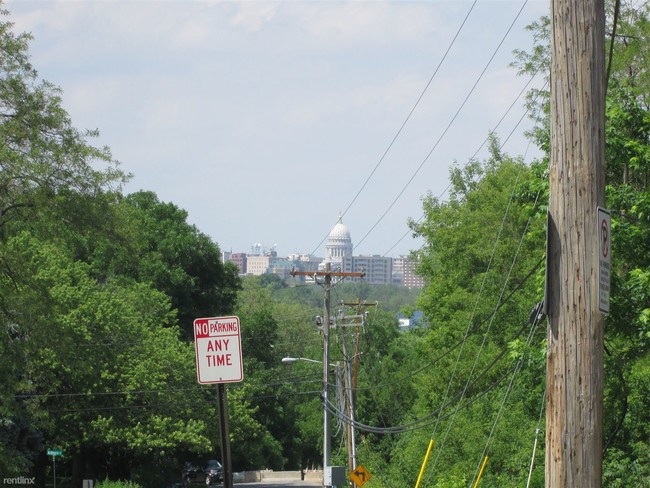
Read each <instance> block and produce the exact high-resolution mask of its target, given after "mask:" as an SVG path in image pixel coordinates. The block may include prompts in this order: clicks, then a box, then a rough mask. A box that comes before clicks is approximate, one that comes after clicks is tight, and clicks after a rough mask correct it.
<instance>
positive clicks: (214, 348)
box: [55, 316, 244, 488]
mask: <svg viewBox="0 0 650 488" xmlns="http://www.w3.org/2000/svg"><path fill="white" fill-rule="evenodd" d="M194 347H195V350H196V376H197V379H198V381H199V383H201V384H211V383H216V384H217V404H218V407H219V430H220V432H221V464H222V466H223V487H224V488H233V476H232V458H231V455H230V433H229V428H228V396H227V394H226V385H225V383H232V382H237V381H242V380H243V379H244V365H243V361H242V352H241V327H240V323H239V317H234V316H233V317H212V318H203V319H196V320H195V321H194ZM55 488H56V487H55Z"/></svg>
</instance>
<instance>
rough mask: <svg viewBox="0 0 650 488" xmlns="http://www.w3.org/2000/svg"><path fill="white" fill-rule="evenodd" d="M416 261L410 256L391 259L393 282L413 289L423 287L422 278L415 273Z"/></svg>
mask: <svg viewBox="0 0 650 488" xmlns="http://www.w3.org/2000/svg"><path fill="white" fill-rule="evenodd" d="M415 266H416V263H415V261H413V260H412V259H411V257H410V256H400V257H398V258H394V259H393V273H394V281H393V282H394V283H399V284H400V285H402V286H404V287H406V288H409V289H413V288H424V279H423V278H422V277H421V276H419V275H417V274H416V273H415Z"/></svg>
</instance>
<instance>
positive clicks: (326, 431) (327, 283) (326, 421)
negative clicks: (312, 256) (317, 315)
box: [291, 262, 365, 486]
mask: <svg viewBox="0 0 650 488" xmlns="http://www.w3.org/2000/svg"><path fill="white" fill-rule="evenodd" d="M291 276H293V277H296V276H313V277H314V279H317V278H319V277H322V278H323V283H322V286H323V289H324V291H325V297H324V299H323V324H322V325H323V394H322V398H323V486H331V484H330V483H329V482H327V481H326V480H327V476H326V472H327V470H328V468H331V453H332V443H331V437H330V436H331V416H332V414H331V413H330V410H329V405H328V402H329V384H330V379H329V375H330V300H331V298H330V297H331V290H332V286H333V284H332V278H333V277H337V278H363V277H364V276H365V273H346V272H343V271H332V270H331V263H330V262H327V263H325V270H324V271H296V270H291ZM330 474H331V473H330Z"/></svg>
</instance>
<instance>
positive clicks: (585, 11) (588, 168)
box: [546, 0, 605, 488]
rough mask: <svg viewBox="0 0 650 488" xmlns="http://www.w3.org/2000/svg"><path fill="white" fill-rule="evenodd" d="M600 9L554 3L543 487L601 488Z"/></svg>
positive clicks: (589, 2)
mask: <svg viewBox="0 0 650 488" xmlns="http://www.w3.org/2000/svg"><path fill="white" fill-rule="evenodd" d="M604 42H605V9H604V2H603V0H551V163H550V201H549V222H548V253H547V290H546V291H547V293H546V311H547V314H548V320H549V329H548V358H547V376H546V384H547V386H546V387H547V399H546V487H547V488H565V487H570V488H599V487H600V486H601V477H602V449H603V439H602V425H603V349H604V348H603V322H604V318H603V314H602V312H600V310H599V302H598V300H599V288H598V287H599V282H598V272H599V268H598V266H599V237H598V236H599V231H598V229H597V224H596V220H597V207H598V206H601V207H602V206H604V199H605V197H604V189H605V172H604V147H605V144H604V137H605V136H604V134H605V115H604V111H605V69H604V67H605V54H604Z"/></svg>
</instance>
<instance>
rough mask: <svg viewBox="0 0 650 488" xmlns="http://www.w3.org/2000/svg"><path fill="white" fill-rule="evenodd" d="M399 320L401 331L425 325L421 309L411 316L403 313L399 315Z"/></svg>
mask: <svg viewBox="0 0 650 488" xmlns="http://www.w3.org/2000/svg"><path fill="white" fill-rule="evenodd" d="M397 320H398V321H399V326H398V327H399V331H400V332H404V331H407V330H411V329H414V328H415V327H420V326H422V325H424V314H423V313H422V312H420V311H419V310H416V311H414V312H413V315H411V316H410V317H405V316H404V314H403V313H401V312H400V313H399V314H398V315H397Z"/></svg>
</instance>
